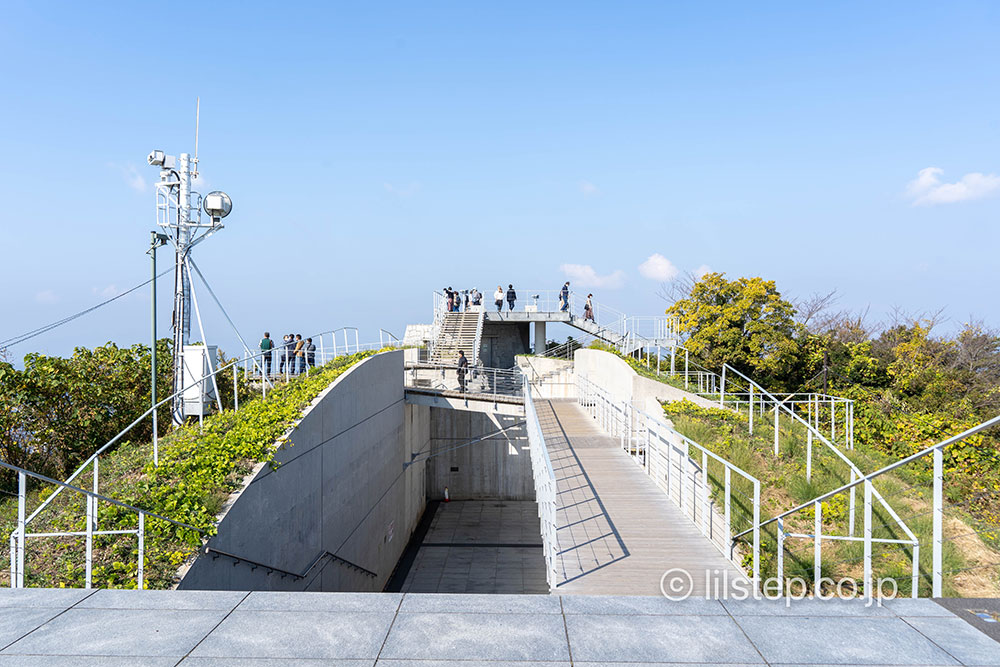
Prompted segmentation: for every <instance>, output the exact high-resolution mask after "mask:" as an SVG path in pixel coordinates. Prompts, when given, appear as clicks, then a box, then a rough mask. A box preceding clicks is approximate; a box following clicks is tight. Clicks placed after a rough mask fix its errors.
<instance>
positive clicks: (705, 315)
mask: <svg viewBox="0 0 1000 667" xmlns="http://www.w3.org/2000/svg"><path fill="white" fill-rule="evenodd" d="M667 313H668V314H670V315H676V316H677V318H678V320H679V324H680V329H681V331H683V332H685V333H686V334H687V341H686V343H685V345H686V347H687V348H688V349H689V350H690V351H691V353H692V354H695V355H697V356H698V357H699V358H700V359H701V360H702V362H703V363H704V364H706V365H707V366H708V367H709V368H721V367H722V364H723V363H728V364H731V365H732V366H733V367H735V368H737V369H739V370H741V371H743V372H745V373H746V374H747V375H750V376H752V377H756V378H759V379H760V380H762V381H763V383H764V384H765V385H771V384H773V383H774V382H775V381H785V380H786V379H788V378H789V377H790V376H791V375H792V374H793V373H794V371H795V368H796V365H797V361H798V358H799V354H798V344H797V334H798V333H799V329H800V327H799V326H798V325H797V324H796V322H795V319H794V315H795V308H794V306H792V304H791V303H789V302H788V301H786V300H785V299H782V298H781V294H780V293H779V292H778V289H777V287H776V285H775V284H774V281H765V280H763V279H761V278H738V279H736V280H733V281H729V280H726V279H725V277H723V275H722V274H721V273H709V274H707V275H705V276H704V277H703V278H702V279H701V280H699V281H697V282H696V283H695V284H694V285H693V286H692V288H691V292H690V294H689V295H688V296H687V297H686V298H684V299H680V300H678V301H676V302H675V303H674V304H673V305H672V306H670V308H669V309H668V310H667Z"/></svg>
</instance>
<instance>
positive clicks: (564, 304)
mask: <svg viewBox="0 0 1000 667" xmlns="http://www.w3.org/2000/svg"><path fill="white" fill-rule="evenodd" d="M559 301H560V302H561V303H560V306H559V310H562V311H567V310H569V281H568V280H567V281H566V284H565V285H563V286H562V289H561V290H560V291H559Z"/></svg>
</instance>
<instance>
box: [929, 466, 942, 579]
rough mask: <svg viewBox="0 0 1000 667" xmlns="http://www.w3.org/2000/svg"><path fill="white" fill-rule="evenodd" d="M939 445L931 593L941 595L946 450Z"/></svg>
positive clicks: (932, 543) (936, 471) (935, 481)
mask: <svg viewBox="0 0 1000 667" xmlns="http://www.w3.org/2000/svg"><path fill="white" fill-rule="evenodd" d="M942 450H943V448H941V447H938V448H936V449H935V450H934V492H933V503H934V507H933V516H934V526H933V530H932V533H933V534H932V537H931V561H932V563H931V572H932V574H931V577H932V579H931V582H932V585H931V595H932V596H933V597H936V598H939V597H941V589H942V583H943V581H942V579H943V574H942V572H941V569H942V563H943V557H942V542H941V537H942V532H943V528H944V451H942Z"/></svg>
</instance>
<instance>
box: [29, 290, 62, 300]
mask: <svg viewBox="0 0 1000 667" xmlns="http://www.w3.org/2000/svg"><path fill="white" fill-rule="evenodd" d="M58 300H59V297H57V296H56V293H55V292H53V291H52V290H50V289H46V290H42V291H41V292H36V293H35V301H37V302H38V303H55V302H56V301H58Z"/></svg>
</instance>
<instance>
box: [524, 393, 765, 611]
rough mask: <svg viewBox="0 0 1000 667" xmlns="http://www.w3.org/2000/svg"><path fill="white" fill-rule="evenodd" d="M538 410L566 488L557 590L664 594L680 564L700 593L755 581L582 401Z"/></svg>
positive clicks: (555, 403) (716, 594)
mask: <svg viewBox="0 0 1000 667" xmlns="http://www.w3.org/2000/svg"><path fill="white" fill-rule="evenodd" d="M536 410H537V412H538V420H539V423H540V425H541V427H542V433H543V435H544V436H545V444H546V446H547V447H548V450H549V456H550V458H551V459H552V467H553V468H554V469H555V473H556V480H557V482H558V488H559V512H558V515H557V521H558V528H559V530H558V535H559V551H560V564H559V574H560V577H561V579H562V580H561V582H560V583H559V585H558V587H557V589H556V592H557V593H589V594H601V595H658V596H661V595H662V592H661V590H660V579H661V578H662V577H663V575H664V573H665V572H667V571H668V570H671V569H674V568H680V569H682V570H683V571H684V572H686V573H687V574H688V575H690V583H688V582H687V580H684V581H683V582H682V585H684V586H685V587H687V588H690V590H691V592H692V593H693V594H694V595H697V596H699V597H704V596H705V594H706V592H709V593H710V596H711V597H720V596H722V595H724V594H725V593H726V592H727V591H729V592H730V593H732V592H733V586H734V585H735V584H734V582H746V584H747V585H749V580H748V579H747V578H746V576H745V575H744V574H743V573H742V572H741V571H740V570H739V569H738V568H737V567H736V566H734V565H733V564H732V563H731V562H729V560H727V559H726V558H725V557H723V555H722V553H721V552H720V551H719V550H718V548H716V547H715V546H714V545H713V544H712V543H711V542H709V540H708V539H707V538H706V537H705V536H704V535H702V534H701V532H700V531H699V530H698V529H697V528H696V527H695V526H694V524H693V523H691V521H690V520H689V519H687V518H686V517H685V516H684V515H683V514H682V513H681V511H680V510H679V509H678V508H677V506H676V505H674V504H673V503H672V502H671V501H670V500H669V499H668V498H667V497H666V495H665V494H664V493H663V492H662V491H661V490H660V489H659V488H657V487H656V485H655V484H654V483H653V481H652V480H651V479H650V478H649V477H648V476H647V475H646V473H645V472H643V470H642V469H641V468H640V467H639V466H638V465H636V463H635V462H633V461H632V459H631V457H630V456H629V455H628V454H626V453H625V452H624V451H623V450H622V449H621V447H620V445H619V442H618V440H616V439H615V438H612V437H610V436H608V435H607V434H606V433H604V432H603V431H601V430H600V428H599V427H598V426H597V424H596V422H595V421H594V420H593V419H592V418H591V417H590V416H589V415H587V413H586V412H585V411H584V410H583V409H582V408H581V407H580V406H579V405H577V403H576V402H575V401H572V400H563V401H559V400H553V401H538V402H537V403H536ZM679 576H681V577H684V576H685V575H679ZM745 590H748V589H745Z"/></svg>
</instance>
